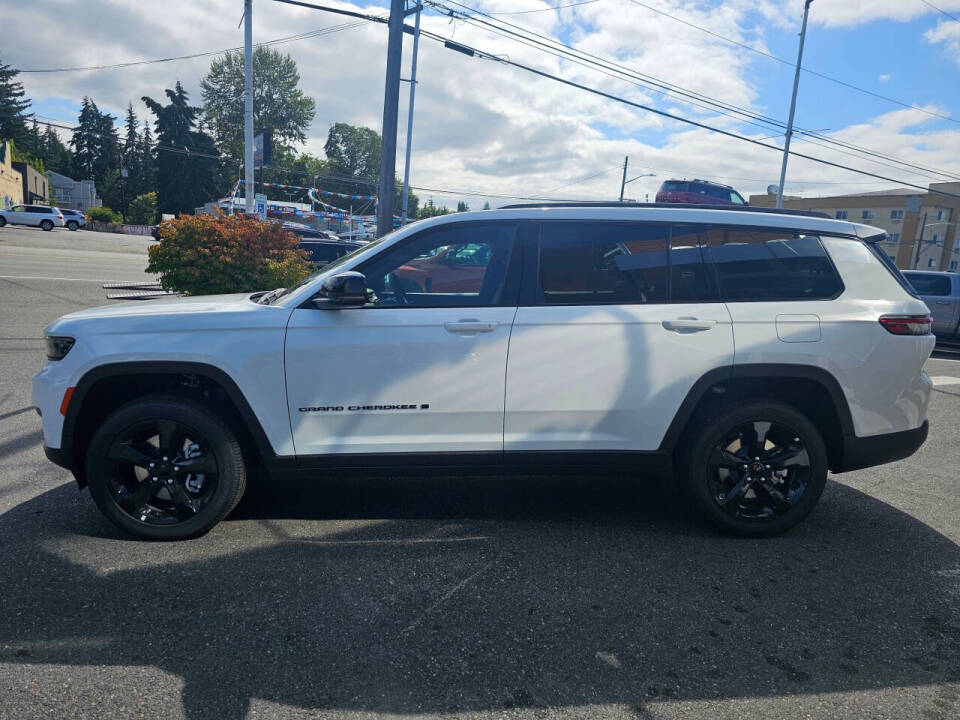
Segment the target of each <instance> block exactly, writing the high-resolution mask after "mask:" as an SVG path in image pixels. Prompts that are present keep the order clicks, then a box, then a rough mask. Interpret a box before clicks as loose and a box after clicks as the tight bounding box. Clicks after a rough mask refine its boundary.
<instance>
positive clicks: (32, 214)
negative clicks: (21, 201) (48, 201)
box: [0, 205, 63, 231]
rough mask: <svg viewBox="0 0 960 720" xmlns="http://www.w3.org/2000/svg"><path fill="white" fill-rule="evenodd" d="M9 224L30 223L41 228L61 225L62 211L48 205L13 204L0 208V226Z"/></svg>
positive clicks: (45, 228)
mask: <svg viewBox="0 0 960 720" xmlns="http://www.w3.org/2000/svg"><path fill="white" fill-rule="evenodd" d="M7 223H9V224H11V225H32V226H33V227H38V228H42V229H43V230H47V231H49V230H53V228H55V227H63V213H61V212H60V210H59V209H58V208H55V207H50V206H49V205H14V206H13V207H12V208H10V209H9V210H0V227H3V226H4V225H6V224H7Z"/></svg>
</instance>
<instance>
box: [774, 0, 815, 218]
mask: <svg viewBox="0 0 960 720" xmlns="http://www.w3.org/2000/svg"><path fill="white" fill-rule="evenodd" d="M812 2H813V0H806V2H805V3H804V5H803V25H801V26H800V49H799V50H798V51H797V70H796V73H794V76H793V95H792V96H791V98H790V117H788V118H787V135H786V138H785V139H784V141H783V163H782V164H781V165H780V184H779V185H778V186H777V207H778V208H782V207H783V184H784V182H786V179H787V158H788V157H790V138H791V136H792V135H793V113H794V111H795V110H796V109H797V88H798V87H799V86H800V67H801V63H802V62H803V41H804V40H805V39H806V37H807V16H808V15H809V14H810V3H812Z"/></svg>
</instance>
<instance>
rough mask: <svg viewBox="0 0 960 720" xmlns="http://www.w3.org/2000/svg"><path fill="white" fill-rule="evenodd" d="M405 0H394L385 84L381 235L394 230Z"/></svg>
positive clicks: (379, 194) (379, 213) (379, 205)
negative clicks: (394, 182)
mask: <svg viewBox="0 0 960 720" xmlns="http://www.w3.org/2000/svg"><path fill="white" fill-rule="evenodd" d="M404 14H405V13H404V0H390V22H389V24H388V28H389V33H388V39H387V76H386V80H385V81H384V85H383V134H382V138H383V139H382V143H381V146H380V187H379V190H378V192H377V236H378V237H379V236H381V235H386V234H387V233H388V232H390V231H391V230H393V181H394V175H395V172H396V166H397V112H398V109H399V105H400V60H401V56H402V54H403V18H404Z"/></svg>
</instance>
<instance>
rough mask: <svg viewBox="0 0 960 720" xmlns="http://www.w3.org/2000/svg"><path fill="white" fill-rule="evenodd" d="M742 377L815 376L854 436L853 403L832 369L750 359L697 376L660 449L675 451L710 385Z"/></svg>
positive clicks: (845, 430) (847, 433)
mask: <svg viewBox="0 0 960 720" xmlns="http://www.w3.org/2000/svg"><path fill="white" fill-rule="evenodd" d="M739 378H780V379H788V378H795V379H804V380H813V381H814V382H816V383H818V384H819V385H821V386H822V387H823V388H824V390H826V392H827V394H828V395H829V396H830V399H831V401H832V402H833V406H834V409H835V410H836V413H837V418H838V419H839V420H840V428H841V430H842V432H843V435H844V437H847V436H853V435H854V434H855V433H854V430H853V416H852V415H851V414H850V406H849V404H848V403H847V397H846V395H844V393H843V388H841V387H840V383H839V382H838V381H837V379H836V378H835V377H834V376H833V374H832V373H830V372H829V371H828V370H824V369H823V368H821V367H816V366H814V365H799V364H791V363H748V364H744V365H726V366H723V367H719V368H714V369H713V370H710V371H708V372H707V373H706V374H704V375H703V376H702V377H701V378H700V379H699V380H697V381H696V382H695V383H694V384H693V387H692V388H690V391H689V392H688V393H687V396H686V397H685V398H684V400H683V402H682V403H681V404H680V408H679V409H678V410H677V413H676V415H674V417H673V421H672V422H671V423H670V427H668V428H667V432H666V433H665V434H664V436H663V441H662V442H661V443H660V450H662V451H665V452H672V451H673V450H674V449H675V448H676V446H677V443H678V442H679V441H680V437H681V436H682V435H683V431H684V430H685V429H686V427H687V423H688V422H689V421H690V418H691V416H692V415H693V411H694V410H695V409H696V407H697V405H698V404H699V403H700V401H701V400H702V399H703V398H704V396H705V395H706V394H707V393H708V392H710V389H711V388H713V387H714V386H716V385H720V384H722V383H723V382H724V381H726V380H736V379H739Z"/></svg>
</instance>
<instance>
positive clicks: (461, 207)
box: [457, 200, 470, 212]
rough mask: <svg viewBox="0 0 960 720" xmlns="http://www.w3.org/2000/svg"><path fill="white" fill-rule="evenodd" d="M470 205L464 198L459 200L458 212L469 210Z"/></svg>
mask: <svg viewBox="0 0 960 720" xmlns="http://www.w3.org/2000/svg"><path fill="white" fill-rule="evenodd" d="M469 209H470V206H469V205H467V203H466V201H464V200H457V212H467V211H468V210H469Z"/></svg>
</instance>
